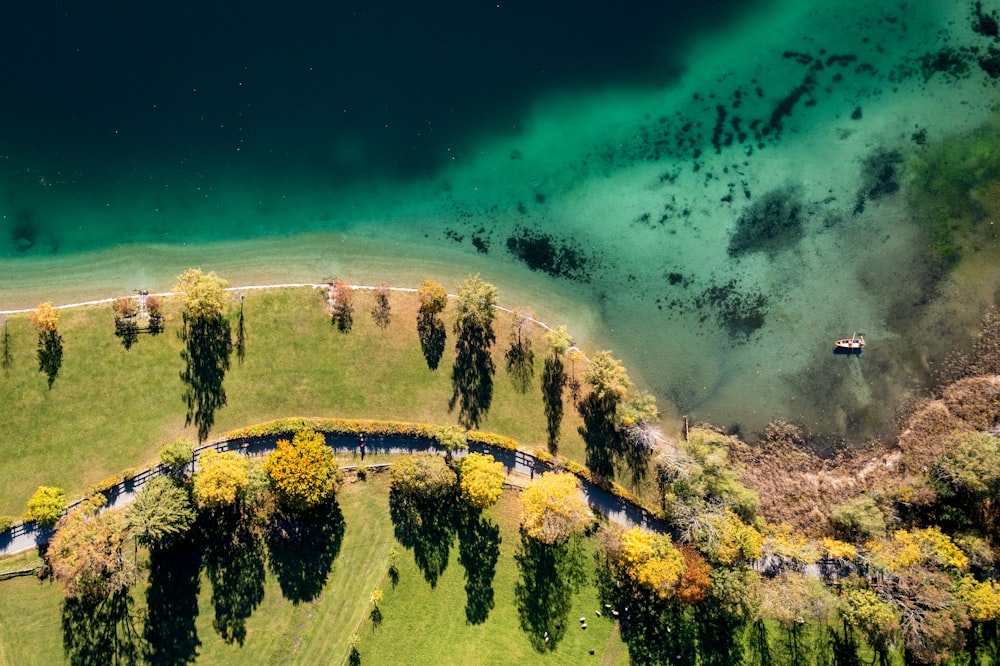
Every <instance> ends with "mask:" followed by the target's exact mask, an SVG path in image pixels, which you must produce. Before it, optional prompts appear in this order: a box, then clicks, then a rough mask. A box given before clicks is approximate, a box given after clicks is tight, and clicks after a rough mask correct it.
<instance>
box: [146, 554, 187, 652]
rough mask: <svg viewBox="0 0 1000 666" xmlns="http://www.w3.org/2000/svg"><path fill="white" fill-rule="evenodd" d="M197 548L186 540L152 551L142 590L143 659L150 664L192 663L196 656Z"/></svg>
mask: <svg viewBox="0 0 1000 666" xmlns="http://www.w3.org/2000/svg"><path fill="white" fill-rule="evenodd" d="M201 556H202V553H201V547H200V545H199V544H198V543H197V540H196V539H192V538H186V539H184V541H182V542H180V543H178V544H177V545H175V546H173V547H172V548H167V549H153V550H151V551H150V557H149V587H148V588H147V589H146V608H147V611H146V622H145V626H144V628H143V637H144V638H145V640H146V650H145V655H144V657H145V660H146V661H147V662H148V663H150V664H154V665H161V664H162V665H164V666H167V665H170V666H175V665H180V664H189V663H194V661H195V659H196V658H197V657H198V647H199V646H200V645H201V641H200V640H199V639H198V629H197V627H196V625H195V618H197V617H198V593H199V591H200V590H201Z"/></svg>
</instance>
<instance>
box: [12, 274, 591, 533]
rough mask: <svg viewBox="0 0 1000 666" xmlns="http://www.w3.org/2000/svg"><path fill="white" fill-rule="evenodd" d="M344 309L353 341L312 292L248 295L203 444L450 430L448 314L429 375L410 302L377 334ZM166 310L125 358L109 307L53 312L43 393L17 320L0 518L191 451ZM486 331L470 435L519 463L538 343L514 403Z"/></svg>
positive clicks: (175, 343)
mask: <svg viewBox="0 0 1000 666" xmlns="http://www.w3.org/2000/svg"><path fill="white" fill-rule="evenodd" d="M354 300H355V310H354V325H353V329H352V331H351V332H350V333H349V334H344V333H341V332H339V331H337V330H336V328H335V327H334V326H332V325H331V322H330V318H329V316H328V314H327V313H326V310H325V304H324V302H323V297H322V292H320V291H318V290H314V289H283V290H268V291H251V292H248V293H247V295H246V301H245V317H246V326H247V337H248V343H247V353H246V359H245V361H244V363H243V364H239V363H237V361H236V359H235V357H234V358H233V365H232V368H231V369H230V371H229V372H228V373H227V375H226V379H225V384H224V385H225V388H226V391H227V393H228V405H227V406H225V407H223V408H222V409H221V410H219V411H218V412H217V413H216V415H215V416H216V419H215V427H214V428H213V431H212V432H213V433H221V432H224V431H225V430H229V429H232V428H236V427H240V426H245V425H249V424H253V423H258V422H261V421H266V420H270V419H274V418H279V417H285V416H340V417H357V418H372V419H392V420H400V421H419V422H429V423H438V424H443V423H455V422H456V416H457V412H450V411H449V409H448V402H449V399H450V398H451V395H452V387H451V374H450V373H451V366H452V361H453V358H454V336H453V334H452V333H451V328H450V325H451V321H450V317H449V315H450V313H451V310H449V311H447V312H446V313H445V314H446V323H447V325H448V344H447V346H446V348H445V354H444V357H443V358H442V359H441V363H440V365H439V367H438V369H437V370H435V371H431V370H429V369H428V367H427V363H426V362H425V360H424V358H423V355H422V353H421V349H420V344H419V340H418V336H417V332H416V307H417V303H416V296H415V295H413V294H404V293H393V294H392V296H391V297H390V302H391V306H392V322H391V324H390V326H389V327H388V328H387V329H386V330H382V329H379V328H378V327H377V326H375V324H374V323H373V321H372V318H371V316H370V315H369V312H370V310H371V308H372V305H373V302H374V297H373V296H372V294H370V293H369V292H365V291H359V292H356V295H355V299H354ZM164 309H165V312H166V331H165V332H164V333H163V334H161V335H159V336H155V337H152V336H146V335H143V336H140V339H139V341H138V343H137V344H136V345H135V346H133V347H132V349H131V350H129V351H125V350H124V349H123V348H122V346H121V344H120V343H119V341H118V339H117V338H116V337H115V336H114V334H113V331H114V326H113V315H112V311H111V307H110V305H103V306H93V307H85V308H75V309H71V310H64V311H62V312H61V319H60V324H59V330H60V333H61V334H62V338H63V346H64V354H63V364H62V367H61V369H60V372H59V374H58V376H57V377H56V379H55V383H54V384H53V386H52V388H51V389H49V388H48V387H47V385H46V380H45V376H44V375H43V374H42V373H40V372H38V369H37V367H38V366H37V361H36V358H35V344H36V335H35V332H34V331H33V329H32V328H31V325H30V323H29V321H28V317H27V316H26V315H24V316H12V317H10V318H9V332H10V340H11V353H12V355H13V366H12V367H11V368H10V371H9V372H8V373H7V374H6V375H5V376H3V375H0V404H3V405H4V406H5V410H4V428H3V434H2V435H0V469H2V472H0V480H2V483H0V514H9V515H12V516H20V515H21V514H22V513H23V511H24V507H25V504H26V502H27V499H28V498H29V497H30V496H31V494H32V493H33V492H34V491H35V488H36V487H37V486H39V485H55V486H60V487H63V488H65V489H66V491H67V495H68V496H69V497H70V498H75V497H78V496H80V495H81V494H82V492H83V491H84V489H85V488H87V487H88V486H90V485H91V484H93V483H95V482H97V481H99V480H101V479H104V478H107V477H110V476H114V475H116V474H118V473H120V472H121V471H122V470H123V469H127V468H133V467H144V466H145V465H147V464H148V463H149V462H151V461H152V460H154V459H155V457H156V454H157V452H158V450H159V448H160V447H161V446H162V445H163V444H165V443H169V442H171V441H173V440H174V439H176V438H177V437H180V436H187V437H189V438H194V437H195V430H194V428H193V427H187V428H185V425H184V417H185V405H184V403H183V400H182V395H183V385H182V383H181V380H180V377H179V374H180V372H181V370H182V369H183V362H182V360H181V357H180V352H181V348H182V343H181V340H180V339H179V338H178V335H177V332H178V328H179V325H180V313H179V309H178V304H177V303H176V302H172V301H171V300H169V299H168V301H167V302H166V304H165V306H164ZM553 323H557V322H553ZM234 326H235V324H234ZM495 329H496V333H497V345H496V346H495V347H494V354H493V356H494V360H495V363H496V367H497V374H496V377H495V391H494V395H493V400H492V408H491V409H490V411H489V412H488V414H487V415H486V417H485V418H484V420H483V421H482V423H481V424H480V429H481V430H485V431H491V432H496V433H499V434H503V435H507V436H509V437H513V438H514V439H516V440H518V441H519V442H520V443H521V445H522V446H523V447H525V448H527V449H529V450H530V449H532V448H534V447H536V446H538V447H544V446H545V441H546V435H545V432H546V431H545V416H544V412H543V407H542V399H541V391H540V389H539V382H538V376H539V375H540V372H541V358H542V355H543V354H544V349H545V348H544V344H543V341H542V339H541V335H540V333H539V332H537V331H536V335H535V345H534V349H535V352H536V377H535V379H534V381H533V382H532V385H531V387H530V388H529V390H528V392H527V393H525V394H521V393H518V392H517V391H516V390H515V389H514V387H513V385H512V383H511V381H510V380H509V378H508V377H507V374H506V372H505V370H504V368H505V365H504V356H503V352H504V351H505V350H506V347H507V330H508V319H507V315H506V314H504V313H498V317H497V320H496V324H495ZM234 334H235V331H234ZM567 369H568V368H567ZM579 371H580V369H579V368H577V374H579ZM579 424H580V420H579V417H578V416H577V414H576V411H575V409H574V408H573V406H572V404H571V403H570V402H569V401H568V400H567V401H566V407H565V419H564V422H563V427H562V440H561V443H560V454H562V455H565V456H567V457H570V458H574V459H577V460H582V459H583V442H582V440H581V438H580V436H579V434H578V433H577V427H578V426H579Z"/></svg>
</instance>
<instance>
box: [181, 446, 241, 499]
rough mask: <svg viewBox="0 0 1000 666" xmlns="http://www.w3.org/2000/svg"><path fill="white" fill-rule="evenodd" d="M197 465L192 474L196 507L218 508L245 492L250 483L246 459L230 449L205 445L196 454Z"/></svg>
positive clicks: (238, 497) (239, 497)
mask: <svg viewBox="0 0 1000 666" xmlns="http://www.w3.org/2000/svg"><path fill="white" fill-rule="evenodd" d="M198 462H199V464H200V465H201V469H200V470H199V471H198V473H197V474H195V475H194V488H193V490H194V499H195V502H196V503H197V504H198V508H199V509H220V508H225V507H228V506H231V505H233V504H235V503H236V502H237V501H238V500H242V499H243V498H244V497H245V496H246V491H247V487H248V486H249V485H250V461H248V460H247V459H246V458H243V457H242V456H239V455H237V454H236V453H234V452H232V451H226V452H225V453H219V452H218V451H216V450H214V449H208V450H207V451H205V452H204V453H202V454H201V456H199V458H198Z"/></svg>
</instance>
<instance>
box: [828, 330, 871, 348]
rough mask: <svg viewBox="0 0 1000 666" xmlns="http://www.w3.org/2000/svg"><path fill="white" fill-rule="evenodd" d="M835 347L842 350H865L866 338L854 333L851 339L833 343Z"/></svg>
mask: <svg viewBox="0 0 1000 666" xmlns="http://www.w3.org/2000/svg"><path fill="white" fill-rule="evenodd" d="M833 346H834V347H838V348H840V349H863V348H864V346H865V336H864V335H858V334H857V333H854V334H853V335H852V336H851V337H849V338H844V339H843V340H837V341H836V342H834V343H833Z"/></svg>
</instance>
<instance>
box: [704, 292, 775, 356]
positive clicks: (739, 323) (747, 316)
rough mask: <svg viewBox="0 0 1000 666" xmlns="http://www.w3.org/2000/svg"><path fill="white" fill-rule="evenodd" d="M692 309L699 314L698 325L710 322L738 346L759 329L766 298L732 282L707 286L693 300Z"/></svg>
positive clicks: (763, 317) (765, 312) (765, 307)
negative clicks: (710, 318)
mask: <svg viewBox="0 0 1000 666" xmlns="http://www.w3.org/2000/svg"><path fill="white" fill-rule="evenodd" d="M694 305H695V307H696V308H698V309H699V310H702V311H703V312H702V314H701V316H700V320H701V321H702V322H705V321H707V320H708V319H709V317H712V318H714V319H715V323H716V324H717V325H718V326H719V327H720V328H722V329H724V330H725V331H726V333H728V334H729V337H730V338H732V339H734V340H736V341H738V342H746V341H747V340H749V339H750V336H752V335H753V334H754V333H755V332H757V330H758V329H760V328H762V327H763V326H764V324H765V323H766V317H767V313H768V300H767V297H766V296H764V295H763V294H762V293H760V292H745V291H742V290H740V286H739V284H738V283H737V282H736V280H729V281H728V282H726V283H724V284H721V285H719V284H712V285H710V286H709V287H708V288H707V289H705V290H704V291H703V292H701V293H700V294H699V295H698V296H696V297H695V299H694Z"/></svg>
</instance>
